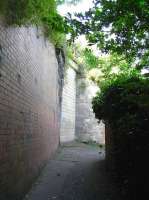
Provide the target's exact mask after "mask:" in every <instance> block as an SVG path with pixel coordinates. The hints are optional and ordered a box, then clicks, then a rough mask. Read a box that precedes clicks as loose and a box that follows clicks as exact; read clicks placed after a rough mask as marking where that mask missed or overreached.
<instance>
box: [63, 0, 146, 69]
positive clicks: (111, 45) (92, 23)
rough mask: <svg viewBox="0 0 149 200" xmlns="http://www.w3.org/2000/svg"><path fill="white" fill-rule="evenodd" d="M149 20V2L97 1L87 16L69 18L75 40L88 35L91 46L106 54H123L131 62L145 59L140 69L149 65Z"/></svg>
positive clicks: (130, 0)
mask: <svg viewBox="0 0 149 200" xmlns="http://www.w3.org/2000/svg"><path fill="white" fill-rule="evenodd" d="M148 21H149V1H148V0H125V1H123V0H110V1H105V0H95V1H94V6H93V8H91V9H90V10H89V11H87V12H85V14H82V13H78V14H76V16H75V18H72V17H71V15H70V16H69V18H67V22H68V23H69V24H70V26H71V27H72V29H71V31H72V38H73V39H74V37H76V36H78V35H80V34H85V35H86V37H87V39H88V40H89V42H90V45H92V44H97V45H98V47H99V48H100V49H101V50H102V51H103V52H109V51H112V52H116V53H117V54H123V55H125V57H126V58H127V60H129V61H132V59H134V58H136V57H137V58H139V59H140V60H143V63H139V64H138V65H139V67H142V64H143V66H144V65H147V64H148V63H149V60H148V57H147V56H146V54H147V55H148V52H149V42H148V36H149V26H148ZM144 57H145V58H144Z"/></svg>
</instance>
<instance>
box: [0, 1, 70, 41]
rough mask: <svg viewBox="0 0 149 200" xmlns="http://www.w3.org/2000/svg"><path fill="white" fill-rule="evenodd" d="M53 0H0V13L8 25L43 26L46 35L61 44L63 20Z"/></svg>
mask: <svg viewBox="0 0 149 200" xmlns="http://www.w3.org/2000/svg"><path fill="white" fill-rule="evenodd" d="M56 6H57V2H56V1H55V0H42V1H41V0H1V1H0V14H1V15H3V16H4V17H5V21H6V23H7V24H8V25H17V26H21V25H30V24H35V25H38V26H43V27H44V32H45V35H46V36H47V37H49V38H50V39H52V40H53V42H54V43H55V45H61V43H62V42H63V41H64V38H65V37H64V36H65V33H66V29H65V22H64V19H63V17H62V16H60V15H59V14H58V12H57V8H56Z"/></svg>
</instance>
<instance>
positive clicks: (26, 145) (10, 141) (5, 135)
mask: <svg viewBox="0 0 149 200" xmlns="http://www.w3.org/2000/svg"><path fill="white" fill-rule="evenodd" d="M59 80H60V77H59V73H58V64H57V59H56V55H55V48H54V46H53V45H52V44H50V43H49V42H48V41H46V39H45V38H44V37H42V32H41V31H40V30H38V29H37V28H35V27H28V28H25V27H21V28H10V27H5V26H4V25H3V24H2V23H1V24H0V199H1V200H7V199H11V200H17V199H20V197H21V196H23V194H24V192H25V191H26V190H28V187H30V184H31V183H32V180H33V179H34V178H35V177H36V176H37V175H38V173H39V171H40V169H41V168H42V167H43V165H44V164H45V163H46V161H47V160H48V159H49V158H50V156H51V155H52V154H53V153H54V152H55V150H56V149H57V147H58V144H59V113H60V111H59V109H60V97H59V94H60V91H59V87H60V86H59V84H58V83H59V82H60V81H59Z"/></svg>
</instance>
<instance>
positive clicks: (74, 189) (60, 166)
mask: <svg viewBox="0 0 149 200" xmlns="http://www.w3.org/2000/svg"><path fill="white" fill-rule="evenodd" d="M115 193H116V189H115V188H114V186H113V184H112V183H110V181H109V180H108V177H107V174H106V171H105V161H104V152H103V151H101V150H100V149H99V148H95V147H91V146H87V145H82V144H81V145H80V144H77V145H70V146H65V147H62V148H60V149H59V151H58V153H57V155H56V156H55V158H54V159H53V160H50V161H49V163H48V165H47V166H46V168H45V169H44V170H43V173H42V175H41V177H40V178H39V179H38V181H37V182H36V184H35V185H34V186H33V188H32V190H31V191H30V193H29V194H28V195H27V197H26V198H25V200H120V199H119V198H117V197H116V194H115Z"/></svg>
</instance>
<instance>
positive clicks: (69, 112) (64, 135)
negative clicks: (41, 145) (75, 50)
mask: <svg viewBox="0 0 149 200" xmlns="http://www.w3.org/2000/svg"><path fill="white" fill-rule="evenodd" d="M75 112H76V72H75V70H74V69H73V68H71V67H69V68H68V69H67V71H66V74H65V81H64V88H63V99H62V114H61V134H60V135H61V136H60V141H61V143H65V142H70V141H73V140H74V139H75Z"/></svg>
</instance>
